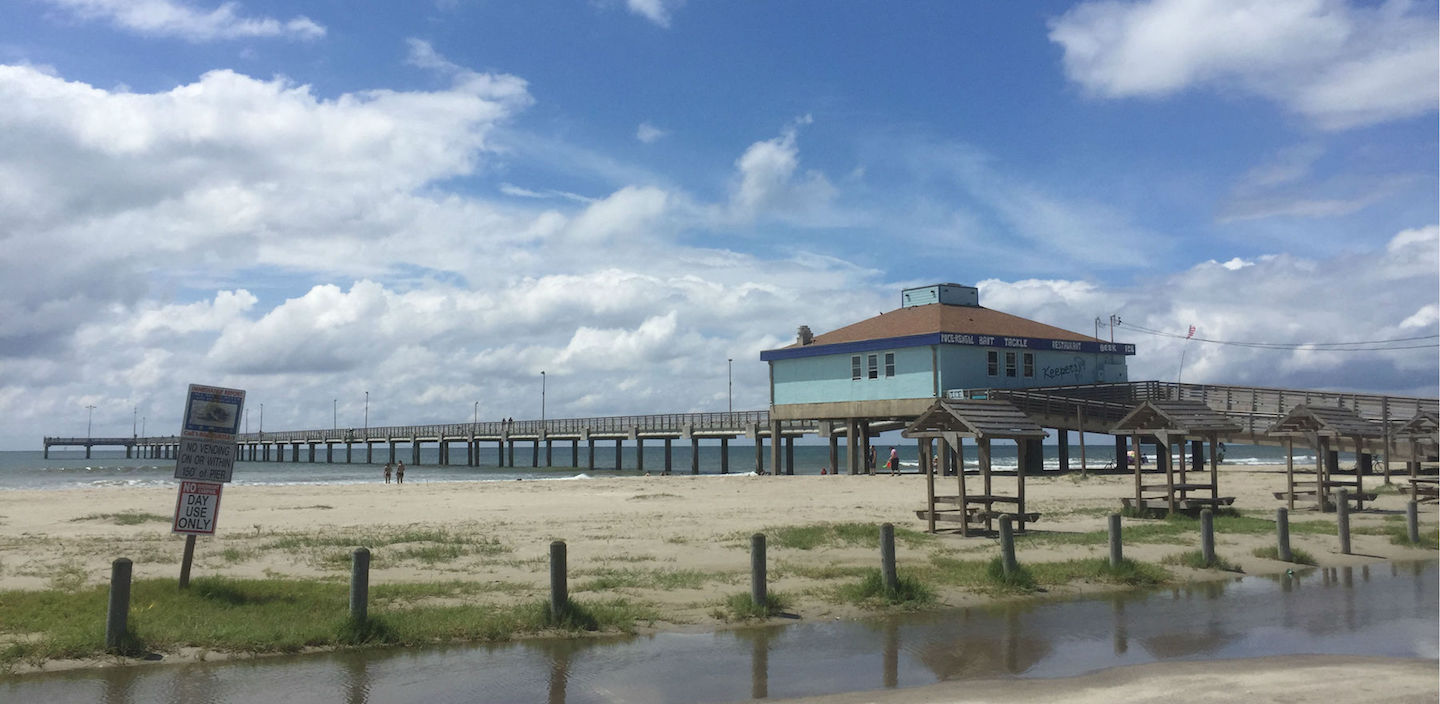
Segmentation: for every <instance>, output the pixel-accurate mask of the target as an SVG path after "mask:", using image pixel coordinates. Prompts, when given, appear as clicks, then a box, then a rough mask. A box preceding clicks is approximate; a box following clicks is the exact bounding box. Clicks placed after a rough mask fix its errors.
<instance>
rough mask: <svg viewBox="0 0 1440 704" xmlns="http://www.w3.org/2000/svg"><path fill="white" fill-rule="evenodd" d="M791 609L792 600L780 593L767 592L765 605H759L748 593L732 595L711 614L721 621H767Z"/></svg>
mask: <svg viewBox="0 0 1440 704" xmlns="http://www.w3.org/2000/svg"><path fill="white" fill-rule="evenodd" d="M788 608H790V599H789V598H788V597H786V596H785V595H784V594H780V593H778V592H773V591H766V592H765V603H763V604H757V603H755V600H754V599H751V598H750V594H749V593H748V592H746V593H743V594H731V595H730V596H729V597H726V599H725V601H724V603H722V604H721V605H720V607H719V608H717V609H715V610H713V611H711V612H710V615H711V616H714V617H715V618H717V619H720V620H721V621H753V620H757V619H766V618H770V617H771V616H775V615H777V614H780V613H783V612H784V611H785V610H786V609H788Z"/></svg>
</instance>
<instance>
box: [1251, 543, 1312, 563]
mask: <svg viewBox="0 0 1440 704" xmlns="http://www.w3.org/2000/svg"><path fill="white" fill-rule="evenodd" d="M1250 554H1251V555H1254V556H1255V557H1261V558H1265V559H1266V560H1277V561H1278V560H1279V559H1280V548H1278V547H1276V546H1274V545H1271V546H1270V547H1268V548H1255V549H1254V550H1251V551H1250ZM1290 562H1291V563H1293V564H1297V565H1313V564H1316V562H1315V556H1314V555H1311V554H1310V553H1308V552H1306V551H1304V550H1301V549H1300V548H1296V547H1291V548H1290Z"/></svg>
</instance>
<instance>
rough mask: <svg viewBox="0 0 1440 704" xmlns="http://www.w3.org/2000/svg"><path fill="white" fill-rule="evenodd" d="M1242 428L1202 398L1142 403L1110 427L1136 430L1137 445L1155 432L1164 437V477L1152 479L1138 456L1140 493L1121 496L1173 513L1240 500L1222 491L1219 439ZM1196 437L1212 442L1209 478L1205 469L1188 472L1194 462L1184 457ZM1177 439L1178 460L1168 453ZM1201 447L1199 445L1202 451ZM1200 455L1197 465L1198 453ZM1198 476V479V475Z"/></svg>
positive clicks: (1131, 504) (1128, 502) (1139, 506)
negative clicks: (1203, 401)
mask: <svg viewBox="0 0 1440 704" xmlns="http://www.w3.org/2000/svg"><path fill="white" fill-rule="evenodd" d="M1240 430H1241V428H1240V425H1239V424H1238V423H1236V422H1235V421H1233V420H1231V419H1230V418H1227V417H1226V416H1225V415H1224V414H1223V413H1220V412H1219V411H1216V410H1213V409H1211V408H1210V407H1209V406H1206V405H1205V404H1203V403H1197V402H1195V401H1163V400H1162V401H1145V402H1143V403H1141V404H1140V405H1139V406H1136V407H1135V408H1134V410H1131V411H1130V412H1129V413H1127V414H1125V417H1123V418H1121V419H1120V420H1119V422H1117V423H1116V424H1115V425H1114V426H1112V427H1111V429H1110V432H1111V433H1112V434H1114V435H1116V436H1122V435H1130V436H1132V438H1133V440H1134V444H1135V446H1136V447H1139V446H1140V438H1141V437H1142V436H1153V437H1154V438H1155V439H1156V440H1157V441H1159V443H1160V445H1161V446H1162V447H1164V448H1165V452H1164V454H1165V455H1167V456H1166V457H1164V458H1161V457H1157V458H1156V460H1157V464H1160V465H1163V469H1164V472H1165V481H1164V482H1163V483H1159V482H1151V483H1148V484H1147V483H1146V482H1145V473H1144V472H1142V471H1141V468H1140V463H1139V462H1136V463H1135V494H1134V496H1130V497H1126V498H1123V499H1121V501H1122V502H1123V503H1124V504H1125V506H1126V507H1127V508H1131V509H1134V510H1137V511H1151V510H1164V511H1166V512H1169V513H1174V512H1175V511H1177V510H1180V511H1190V510H1199V509H1202V508H1218V507H1220V506H1229V505H1230V504H1232V503H1235V497H1233V496H1221V495H1220V471H1219V461H1220V453H1219V451H1218V450H1219V448H1218V445H1219V442H1220V436H1221V435H1222V434H1225V435H1228V434H1230V433H1237V432H1240ZM1196 440H1199V441H1208V442H1209V444H1210V477H1209V481H1205V477H1204V475H1203V474H1200V475H1199V476H1198V477H1197V476H1190V475H1187V473H1186V467H1187V466H1188V465H1189V463H1188V462H1186V461H1185V447H1186V445H1188V444H1190V442H1191V441H1196ZM1174 445H1179V449H1180V461H1179V462H1178V463H1175V462H1170V461H1169V459H1170V458H1169V457H1168V455H1169V453H1170V449H1171V447H1172V446H1174ZM1198 447H1199V446H1198V445H1196V448H1197V449H1196V452H1197V453H1198V452H1199V449H1198ZM1196 459H1197V469H1198V466H1199V465H1198V458H1196ZM1177 464H1178V465H1179V466H1178V469H1177V467H1176V465H1177ZM1192 471H1193V470H1192ZM1194 473H1195V474H1199V472H1194ZM1177 475H1178V476H1177ZM1152 476H1153V475H1152ZM1196 479H1198V481H1193V480H1196Z"/></svg>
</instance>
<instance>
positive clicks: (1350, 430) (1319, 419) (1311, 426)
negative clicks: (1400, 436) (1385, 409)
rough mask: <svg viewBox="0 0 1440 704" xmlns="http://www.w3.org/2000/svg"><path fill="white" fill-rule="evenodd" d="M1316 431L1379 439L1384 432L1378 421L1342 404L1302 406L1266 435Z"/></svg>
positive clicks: (1348, 436) (1333, 435)
mask: <svg viewBox="0 0 1440 704" xmlns="http://www.w3.org/2000/svg"><path fill="white" fill-rule="evenodd" d="M1307 433H1315V434H1317V435H1324V436H1327V437H1346V438H1355V437H1359V438H1378V437H1380V436H1382V435H1384V432H1382V430H1381V428H1380V425H1379V424H1378V423H1372V422H1370V421H1368V420H1365V419H1364V418H1361V417H1360V416H1359V415H1358V414H1356V413H1355V411H1353V410H1351V409H1349V408H1341V407H1339V406H1310V405H1305V404H1302V405H1299V406H1296V407H1294V408H1292V409H1290V412H1289V413H1286V414H1285V417H1284V418H1281V419H1280V420H1278V421H1275V424H1274V425H1272V426H1270V429H1269V430H1268V431H1266V434H1267V435H1299V434H1307Z"/></svg>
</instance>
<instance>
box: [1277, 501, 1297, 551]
mask: <svg viewBox="0 0 1440 704" xmlns="http://www.w3.org/2000/svg"><path fill="white" fill-rule="evenodd" d="M1275 541H1276V543H1277V545H1276V552H1277V553H1278V557H1279V558H1280V561H1281V562H1294V561H1295V556H1294V554H1293V553H1291V552H1290V511H1289V510H1288V509H1286V508H1284V507H1281V508H1277V509H1275Z"/></svg>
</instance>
